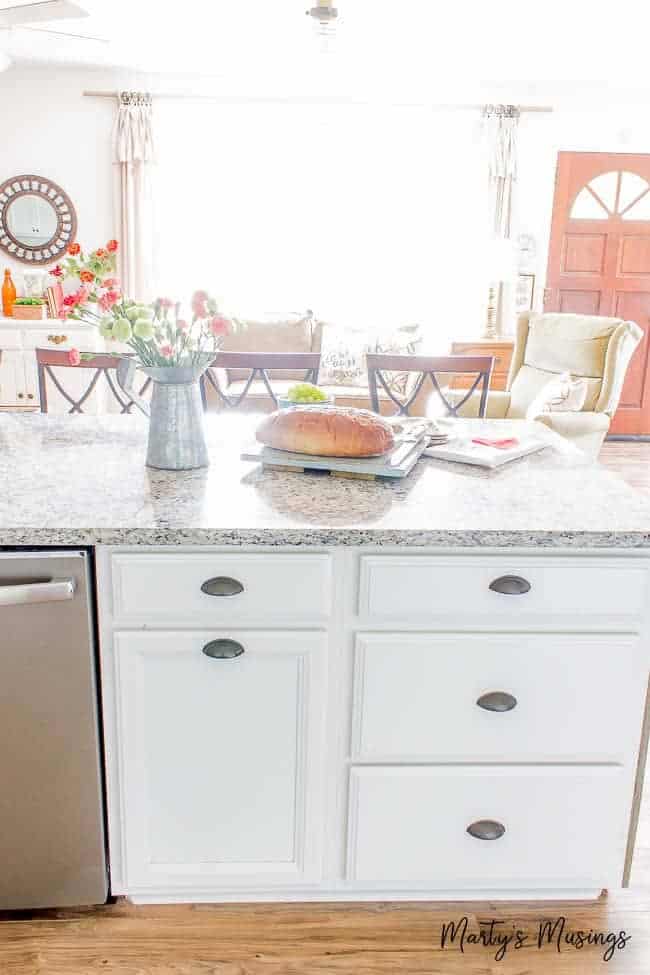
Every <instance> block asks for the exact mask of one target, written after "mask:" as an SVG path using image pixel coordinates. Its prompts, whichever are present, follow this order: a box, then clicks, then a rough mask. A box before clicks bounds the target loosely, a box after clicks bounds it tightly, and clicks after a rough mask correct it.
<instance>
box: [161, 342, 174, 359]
mask: <svg viewBox="0 0 650 975" xmlns="http://www.w3.org/2000/svg"><path fill="white" fill-rule="evenodd" d="M160 354H161V355H162V356H164V357H165V359H171V357H172V356H173V354H174V350H173V349H172V347H171V345H161V346H160Z"/></svg>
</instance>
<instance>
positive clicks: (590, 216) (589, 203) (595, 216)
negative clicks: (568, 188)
mask: <svg viewBox="0 0 650 975" xmlns="http://www.w3.org/2000/svg"><path fill="white" fill-rule="evenodd" d="M608 216H609V214H608V212H607V210H606V209H605V208H604V207H602V206H601V205H600V203H599V202H598V200H597V199H596V197H595V196H593V194H591V193H590V192H589V190H588V189H587V188H586V187H585V189H583V190H580V192H579V193H578V195H577V197H576V198H575V201H574V204H573V206H572V207H571V219H572V220H607V217H608Z"/></svg>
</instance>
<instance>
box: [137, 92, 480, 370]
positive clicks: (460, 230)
mask: <svg viewBox="0 0 650 975" xmlns="http://www.w3.org/2000/svg"><path fill="white" fill-rule="evenodd" d="M156 129H157V157H158V166H157V167H156V169H157V176H156V179H157V190H156V194H155V201H156V209H157V225H158V233H157V237H158V242H157V247H158V254H157V266H158V275H157V277H158V285H159V291H160V292H161V293H169V292H172V294H171V297H178V298H181V297H183V298H185V297H186V296H188V294H189V293H190V292H191V290H192V289H194V288H197V287H201V288H206V289H208V290H209V291H211V292H212V293H214V294H215V295H216V296H217V297H218V298H219V299H220V300H221V303H222V306H223V308H224V310H225V311H227V312H229V313H231V314H238V315H257V314H261V313H263V314H277V313H283V312H301V311H304V310H305V309H306V308H311V309H313V311H314V312H315V314H316V315H317V316H318V317H321V318H323V319H325V320H327V321H332V322H334V323H336V324H340V325H354V326H355V327H361V328H370V329H377V330H381V329H388V328H395V327H397V326H400V325H404V324H411V323H414V322H420V323H421V324H422V325H423V327H424V329H425V332H427V333H428V335H429V336H430V337H431V342H430V343H428V344H429V345H430V346H431V347H432V348H434V349H437V350H438V351H446V350H447V349H448V339H449V338H451V337H452V336H453V335H463V334H467V333H468V332H471V331H472V330H473V328H474V325H475V323H476V321H477V316H482V314H483V312H482V309H483V307H484V302H485V293H486V282H485V280H484V278H483V273H482V270H481V268H482V267H483V265H484V251H483V246H484V237H485V233H484V231H485V228H486V227H487V218H486V213H485V207H486V205H487V192H486V176H485V163H484V159H483V156H482V153H481V150H480V147H479V141H478V129H477V125H476V120H475V119H473V118H471V117H470V115H469V113H459V114H458V115H454V114H451V113H450V114H447V113H440V112H432V111H431V110H427V109H425V108H421V107H417V108H394V107H388V108H384V109H379V108H375V107H368V106H357V105H345V104H336V105H333V104H323V103H318V102H314V103H309V104H307V103H303V104H295V103H294V104H286V103H280V102H272V103H269V102H266V103H264V102H255V101H253V102H245V103H239V104H230V103H228V104H226V103H219V102H207V103H206V102H201V101H199V100H197V101H196V102H194V101H182V102H181V101H171V100H170V101H169V102H161V103H159V104H158V105H157V113H156ZM481 320H482V317H479V318H478V321H481Z"/></svg>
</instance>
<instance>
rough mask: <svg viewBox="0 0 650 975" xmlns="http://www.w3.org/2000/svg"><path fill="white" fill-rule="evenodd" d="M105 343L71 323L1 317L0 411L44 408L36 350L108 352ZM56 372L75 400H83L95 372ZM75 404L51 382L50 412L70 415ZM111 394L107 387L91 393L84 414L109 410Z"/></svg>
mask: <svg viewBox="0 0 650 975" xmlns="http://www.w3.org/2000/svg"><path fill="white" fill-rule="evenodd" d="M104 346H105V343H104V340H103V339H102V338H101V337H100V336H99V334H98V332H97V331H96V329H94V328H79V327H78V326H77V327H76V328H72V329H71V328H69V326H68V323H66V322H60V321H57V320H51V321H48V322H47V324H45V325H44V323H43V322H22V321H21V322H17V321H16V320H15V319H12V318H0V410H3V409H4V410H14V409H17V408H18V409H36V410H38V409H40V405H41V404H40V397H39V388H38V369H37V365H36V351H35V350H36V349H52V350H58V351H62V352H65V351H69V350H70V349H73V348H74V349H78V350H79V351H80V352H101V351H104ZM53 372H54V375H55V376H56V378H57V379H58V380H59V382H60V384H61V386H62V388H63V389H64V390H66V391H67V392H68V393H69V394H70V396H71V397H72V399H73V400H79V399H80V398H81V396H82V395H83V393H84V391H85V390H86V389H87V387H88V384H89V382H90V381H91V379H92V376H93V374H92V372H90V371H86V370H82V369H80V370H78V371H75V370H74V369H72V368H64V369H57V368H56V367H53ZM71 405H72V404H71V403H69V402H68V401H67V400H66V398H65V397H64V396H63V395H62V394H61V392H60V391H59V390H58V389H57V388H56V384H55V383H53V382H52V381H51V379H48V381H47V410H48V412H49V413H68V412H69V411H70V409H71ZM107 406H108V391H107V390H106V388H105V387H104V386H103V385H101V386H100V385H98V387H97V388H96V389H95V390H94V391H93V392H92V393H91V395H90V396H89V397H88V399H87V400H86V401H85V403H84V404H83V407H82V408H83V411H84V413H103V412H106V411H107Z"/></svg>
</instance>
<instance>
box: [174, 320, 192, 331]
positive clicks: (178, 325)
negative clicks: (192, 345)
mask: <svg viewBox="0 0 650 975" xmlns="http://www.w3.org/2000/svg"><path fill="white" fill-rule="evenodd" d="M189 327H190V326H189V324H188V322H186V321H185V319H184V318H179V319H178V320H177V322H176V328H180V330H181V332H186V331H187V330H188V328H189Z"/></svg>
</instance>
